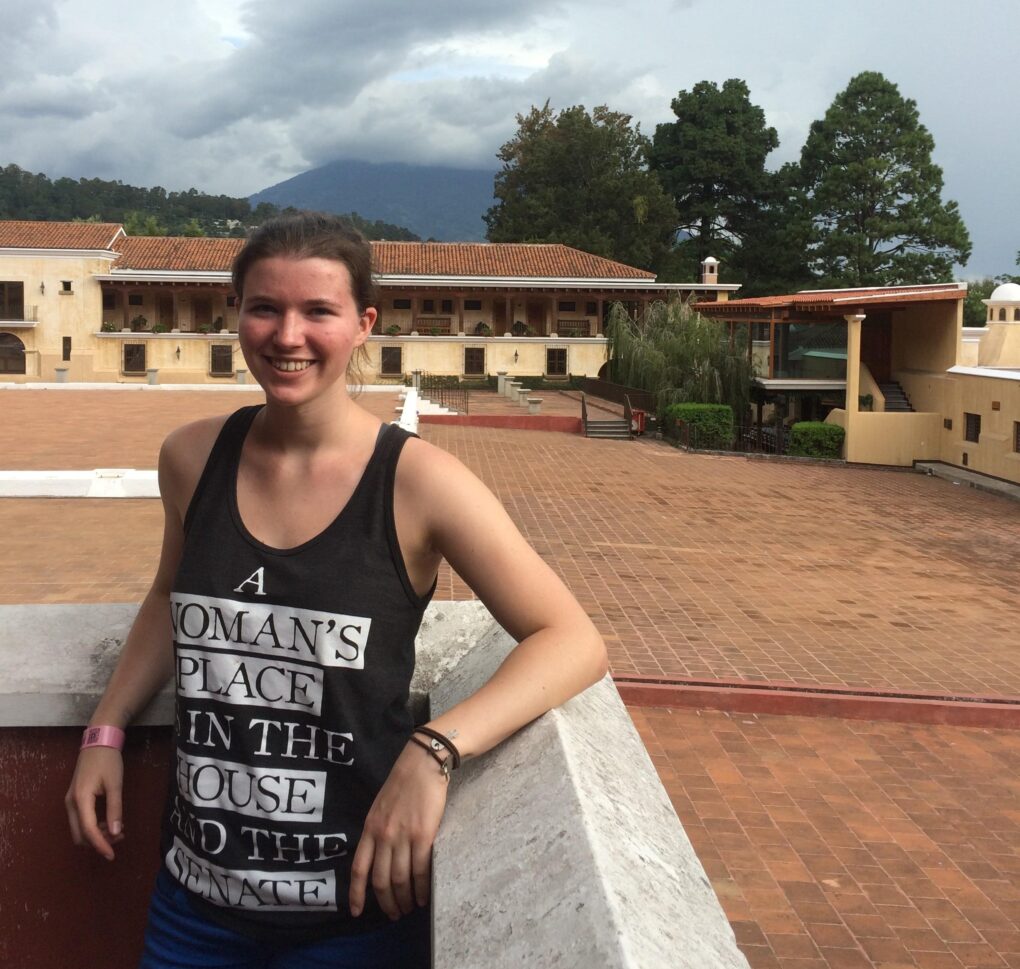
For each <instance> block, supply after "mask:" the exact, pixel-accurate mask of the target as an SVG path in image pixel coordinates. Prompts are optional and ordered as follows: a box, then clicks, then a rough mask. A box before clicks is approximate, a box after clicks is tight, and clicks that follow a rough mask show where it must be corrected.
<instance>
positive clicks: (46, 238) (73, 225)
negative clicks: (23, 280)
mask: <svg viewBox="0 0 1020 969" xmlns="http://www.w3.org/2000/svg"><path fill="white" fill-rule="evenodd" d="M122 231H123V230H122V228H121V227H120V226H119V225H117V224H116V223H113V222H18V221H0V249H106V250H109V249H112V248H113V243H114V240H115V239H116V238H117V236H118V235H119V234H121V232H122Z"/></svg>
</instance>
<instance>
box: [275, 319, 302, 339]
mask: <svg viewBox="0 0 1020 969" xmlns="http://www.w3.org/2000/svg"><path fill="white" fill-rule="evenodd" d="M275 340H276V342H277V343H278V344H279V345H280V346H284V347H294V346H300V345H301V344H302V343H303V342H304V336H303V331H302V329H301V315H300V314H299V313H297V312H296V311H295V310H287V311H286V312H284V313H283V314H282V315H281V317H280V321H279V323H278V324H277V327H276V335H275Z"/></svg>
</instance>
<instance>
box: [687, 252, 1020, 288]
mask: <svg viewBox="0 0 1020 969" xmlns="http://www.w3.org/2000/svg"><path fill="white" fill-rule="evenodd" d="M702 265H705V266H718V265H719V260H718V259H716V258H715V256H705V261H704V263H702ZM1017 288H1018V289H1020V287H1017Z"/></svg>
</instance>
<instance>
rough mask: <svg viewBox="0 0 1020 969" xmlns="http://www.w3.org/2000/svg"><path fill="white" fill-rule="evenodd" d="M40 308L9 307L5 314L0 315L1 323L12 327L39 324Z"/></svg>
mask: <svg viewBox="0 0 1020 969" xmlns="http://www.w3.org/2000/svg"><path fill="white" fill-rule="evenodd" d="M38 322H39V307H38V306H8V307H7V308H6V309H5V310H4V312H3V313H0V323H3V324H6V325H8V326H10V325H11V324H14V325H15V326H17V324H18V323H38Z"/></svg>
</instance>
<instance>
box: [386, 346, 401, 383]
mask: <svg viewBox="0 0 1020 969" xmlns="http://www.w3.org/2000/svg"><path fill="white" fill-rule="evenodd" d="M382 372H383V374H384V375H385V376H387V377H399V376H402V375H403V373H404V348H403V347H383V348H382Z"/></svg>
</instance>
